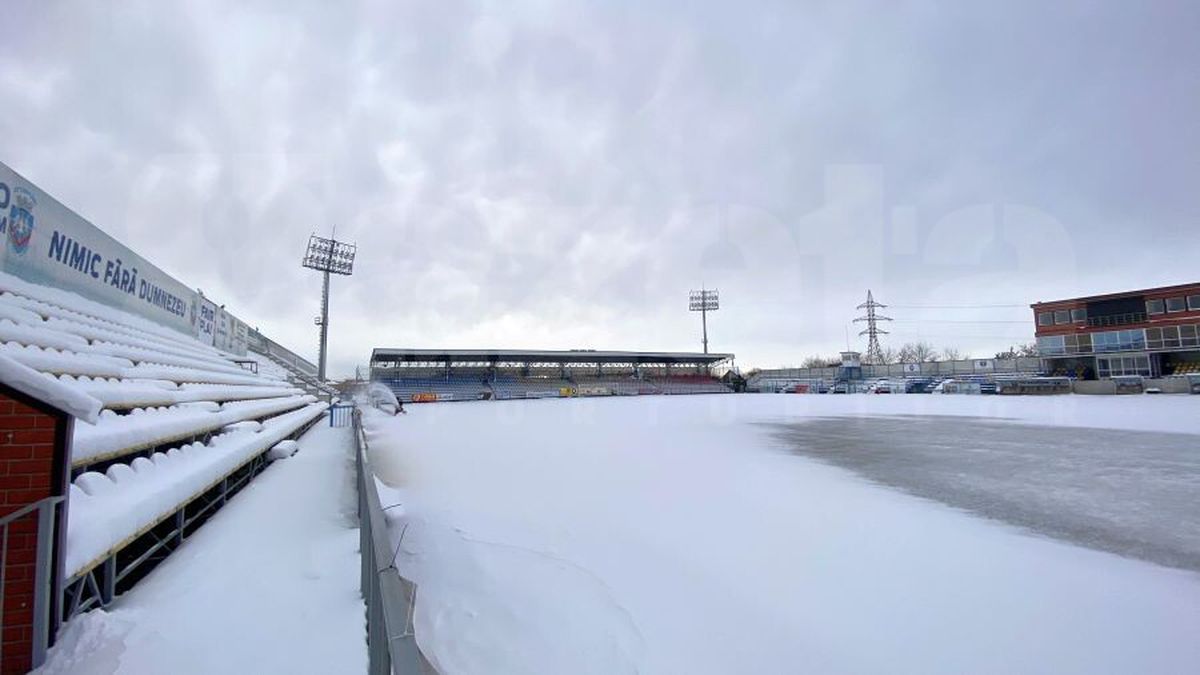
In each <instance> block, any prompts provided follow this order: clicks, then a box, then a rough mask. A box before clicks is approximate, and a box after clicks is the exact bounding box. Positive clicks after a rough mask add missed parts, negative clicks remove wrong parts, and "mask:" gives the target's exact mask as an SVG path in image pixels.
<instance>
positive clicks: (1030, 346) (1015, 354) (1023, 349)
mask: <svg viewBox="0 0 1200 675" xmlns="http://www.w3.org/2000/svg"><path fill="white" fill-rule="evenodd" d="M1037 356H1038V348H1037V343H1036V342H1026V343H1024V344H1019V345H1013V346H1012V347H1009V348H1008V351H1006V352H998V353H997V354H996V358H997V359H1017V358H1021V359H1024V358H1036V357H1037Z"/></svg>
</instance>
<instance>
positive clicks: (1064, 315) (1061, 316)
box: [1054, 309, 1071, 324]
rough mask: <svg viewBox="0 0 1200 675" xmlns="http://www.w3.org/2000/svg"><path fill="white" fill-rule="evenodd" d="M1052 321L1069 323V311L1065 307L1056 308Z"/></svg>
mask: <svg viewBox="0 0 1200 675" xmlns="http://www.w3.org/2000/svg"><path fill="white" fill-rule="evenodd" d="M1054 323H1058V324H1063V323H1071V313H1070V312H1068V311H1067V310H1065V309H1060V310H1057V311H1056V312H1054Z"/></svg>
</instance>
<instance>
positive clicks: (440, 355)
mask: <svg viewBox="0 0 1200 675" xmlns="http://www.w3.org/2000/svg"><path fill="white" fill-rule="evenodd" d="M732 358H733V354H702V353H699V352H623V351H597V350H594V349H570V350H541V349H388V348H382V347H376V348H375V349H374V350H372V351H371V363H372V364H376V363H396V362H429V361H449V362H455V361H459V362H479V361H486V362H514V361H515V362H529V363H533V362H537V363H688V364H703V365H713V364H716V363H720V362H721V361H726V360H730V359H732Z"/></svg>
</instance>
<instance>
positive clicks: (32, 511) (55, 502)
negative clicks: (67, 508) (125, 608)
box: [0, 496, 65, 668]
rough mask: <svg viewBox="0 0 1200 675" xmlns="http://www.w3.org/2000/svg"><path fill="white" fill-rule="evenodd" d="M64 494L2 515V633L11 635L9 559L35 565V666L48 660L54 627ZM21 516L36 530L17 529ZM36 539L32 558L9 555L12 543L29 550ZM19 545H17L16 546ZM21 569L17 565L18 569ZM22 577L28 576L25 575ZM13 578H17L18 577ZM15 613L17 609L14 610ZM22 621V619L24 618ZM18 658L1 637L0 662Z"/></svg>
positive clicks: (32, 616) (23, 565)
mask: <svg viewBox="0 0 1200 675" xmlns="http://www.w3.org/2000/svg"><path fill="white" fill-rule="evenodd" d="M64 499H65V498H64V497H61V496H60V497H46V498H44V499H40V500H38V501H36V502H34V503H32V504H29V505H26V506H23V507H21V508H19V509H17V510H16V511H13V512H12V513H9V514H7V515H5V516H3V517H0V635H8V632H7V631H6V628H8V626H5V625H4V624H5V617H6V615H8V614H9V609H10V605H11V604H16V603H10V602H9V598H8V591H9V589H8V583H9V581H10V579H9V576H10V574H9V563H10V562H12V563H13V565H12V566H13V567H14V568H18V569H20V571H25V569H22V568H28V567H30V566H31V565H32V568H33V570H32V571H33V574H32V577H33V598H32V600H33V605H32V607H31V611H30V630H31V633H32V639H31V642H32V650H31V653H30V654H29V656H30V663H31V664H32V666H33V667H34V668H37V667H38V666H40V665H42V663H43V662H44V661H45V660H46V649H47V647H48V646H49V643H50V630H51V623H50V621H51V611H50V608H51V604H52V600H53V598H54V596H53V593H54V589H53V581H54V570H53V569H52V565H53V564H54V540H55V537H56V536H57V533H56V531H55V530H56V529H57V528H56V527H55V523H56V522H57V521H58V520H59V519H58V518H57V517H56V516H57V511H58V509H59V508H60V504H62V503H63V501H64ZM22 520H28V521H29V522H31V524H33V526H34V527H35V528H36V531H35V532H34V533H29V532H21V531H19V530H18V531H16V532H15V533H14V532H13V531H14V529H16V528H19V527H20V525H21V521H22ZM30 536H32V537H34V538H35V539H34V540H35V544H34V555H33V560H32V561H31V562H30V561H27V560H25V557H26V556H22V555H18V553H17V551H13V552H12V555H11V556H10V552H9V544H10V543H13V542H17V541H20V542H21V543H22V544H26V546H22V550H21V553H24V552H26V551H28V548H27V542H28V541H29V539H28V538H29V537H30ZM13 548H14V549H15V548H17V546H13ZM18 569H14V570H13V571H14V572H16V571H18ZM18 578H19V579H22V580H23V579H26V578H28V577H26V576H24V575H22V576H21V577H18ZM13 581H16V580H15V579H14V580H13ZM13 613H16V612H15V611H14V612H13ZM22 623H23V622H22ZM6 657H7V658H16V659H17V660H18V661H20V660H22V659H23V657H21V656H17V657H14V656H13V655H11V654H9V655H6V654H5V653H4V643H3V641H2V640H0V664H3V663H4V659H5V658H6Z"/></svg>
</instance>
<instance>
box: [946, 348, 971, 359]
mask: <svg viewBox="0 0 1200 675" xmlns="http://www.w3.org/2000/svg"><path fill="white" fill-rule="evenodd" d="M967 358H970V357H968V356H967V355H966V354H965V353H963V352H962V350H960V349H956V348H954V347H946V348H945V349H943V350H942V360H943V361H962V360H965V359H967Z"/></svg>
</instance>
